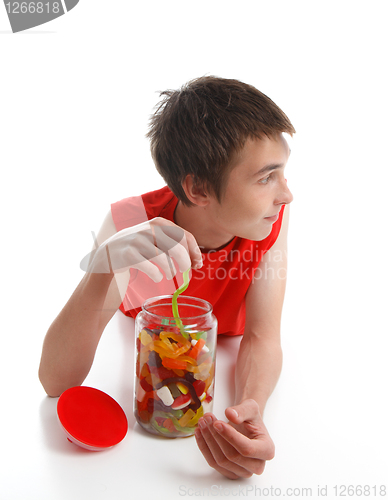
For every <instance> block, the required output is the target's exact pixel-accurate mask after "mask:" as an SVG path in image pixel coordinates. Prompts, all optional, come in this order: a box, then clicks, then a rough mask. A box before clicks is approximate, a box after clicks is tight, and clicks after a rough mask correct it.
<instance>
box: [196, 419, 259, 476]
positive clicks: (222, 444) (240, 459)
mask: <svg viewBox="0 0 388 500" xmlns="http://www.w3.org/2000/svg"><path fill="white" fill-rule="evenodd" d="M216 422H218V421H217V420H216V419H215V417H214V415H211V414H209V413H208V414H206V415H205V416H204V418H203V419H202V421H200V423H199V425H200V426H199V430H198V429H197V430H196V433H195V435H196V438H197V443H198V446H199V447H200V449H201V451H202V453H203V454H204V456H205V459H206V460H207V462H208V464H209V465H210V466H211V467H213V468H214V469H216V470H217V471H218V472H220V473H221V474H223V475H224V476H226V477H229V478H230V479H235V478H236V477H243V478H248V477H251V476H252V475H253V474H261V473H262V472H263V470H264V464H265V462H264V461H263V460H254V459H252V458H249V457H248V458H247V457H244V456H242V455H241V454H240V452H239V451H238V450H237V449H236V448H234V447H233V446H232V445H231V444H230V443H228V442H227V441H225V440H224V439H223V438H222V436H221V435H220V434H219V432H218V431H217V430H216V428H215V426H214V423H216ZM236 432H237V431H236ZM200 438H202V440H203V442H202V441H201V439H200ZM204 443H206V446H207V449H206V447H205V445H204ZM201 447H202V448H201ZM204 451H205V452H207V454H206V455H205V453H204ZM209 452H210V453H209Z"/></svg>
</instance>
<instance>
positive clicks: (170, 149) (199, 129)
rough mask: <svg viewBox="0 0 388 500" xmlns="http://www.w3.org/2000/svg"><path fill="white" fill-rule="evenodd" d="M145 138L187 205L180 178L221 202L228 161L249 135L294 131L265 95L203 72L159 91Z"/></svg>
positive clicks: (161, 172)
mask: <svg viewBox="0 0 388 500" xmlns="http://www.w3.org/2000/svg"><path fill="white" fill-rule="evenodd" d="M160 97H162V100H161V101H160V102H159V104H158V105H157V107H156V111H155V113H154V114H153V115H152V116H151V119H150V129H149V132H148V134H147V137H148V138H149V139H150V140H151V153H152V158H153V160H154V162H155V166H156V168H157V170H158V172H159V173H160V174H161V176H162V177H163V179H164V180H165V182H166V183H167V185H168V186H169V188H170V189H171V191H172V192H173V193H174V194H175V196H176V197H177V198H178V199H179V200H181V201H182V203H184V204H185V205H187V206H190V205H192V203H191V202H190V201H189V199H188V198H187V196H186V194H185V191H184V189H183V187H182V182H183V180H184V179H185V178H186V176H187V175H192V176H193V179H194V182H195V184H196V185H201V186H203V187H204V188H205V189H210V190H211V191H212V193H213V194H214V195H215V196H216V198H217V200H218V201H219V202H221V200H222V195H223V192H224V188H225V186H226V183H227V179H228V175H229V172H230V168H228V166H230V165H231V163H232V159H233V157H234V155H235V154H236V153H238V152H239V151H240V150H241V149H242V148H243V146H244V144H245V142H246V140H247V139H248V138H259V139H261V138H262V137H263V136H264V135H266V136H268V137H270V138H271V137H274V136H275V135H277V134H278V133H281V132H286V133H288V134H290V135H292V134H293V133H295V129H294V127H293V126H292V124H291V122H290V120H289V119H288V117H287V116H286V115H285V114H284V113H283V111H282V110H281V109H280V108H279V107H278V106H277V105H276V104H275V103H274V102H273V101H271V99H270V98H269V97H267V96H266V95H265V94H263V93H262V92H260V91H259V90H257V89H256V88H255V87H253V86H251V85H248V84H246V83H243V82H240V81H239V80H232V79H225V78H218V77H215V76H204V77H201V78H198V79H195V80H192V81H190V82H188V83H187V84H186V85H184V86H183V87H182V88H181V89H179V90H166V91H164V92H161V93H160Z"/></svg>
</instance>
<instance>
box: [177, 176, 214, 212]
mask: <svg viewBox="0 0 388 500" xmlns="http://www.w3.org/2000/svg"><path fill="white" fill-rule="evenodd" d="M182 187H183V189H184V191H185V193H186V196H187V198H188V199H189V200H190V201H191V203H194V205H197V206H199V207H205V206H206V205H207V204H208V203H209V201H210V199H209V196H208V194H207V193H206V190H205V188H204V186H203V184H198V183H196V182H195V181H194V177H193V176H192V175H190V174H188V175H186V178H185V179H184V181H183V182H182Z"/></svg>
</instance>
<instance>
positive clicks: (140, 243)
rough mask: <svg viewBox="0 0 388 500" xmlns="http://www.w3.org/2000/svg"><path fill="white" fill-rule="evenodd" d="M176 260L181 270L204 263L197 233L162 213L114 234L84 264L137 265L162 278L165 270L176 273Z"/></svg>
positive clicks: (96, 267) (102, 267) (103, 269)
mask: <svg viewBox="0 0 388 500" xmlns="http://www.w3.org/2000/svg"><path fill="white" fill-rule="evenodd" d="M174 262H176V263H177V265H178V267H179V270H180V271H181V272H184V271H186V270H187V269H189V268H190V267H193V268H198V267H201V265H202V256H201V252H200V250H199V247H198V245H197V242H196V241H195V238H194V237H193V235H191V234H190V233H188V232H187V231H184V230H183V229H182V228H181V227H179V226H177V225H176V224H174V223H173V222H170V221H167V220H165V219H163V218H160V217H158V218H155V219H152V220H151V221H149V222H147V223H142V224H139V225H138V226H133V227H131V228H127V229H123V230H122V231H119V232H118V233H116V234H114V235H113V236H111V237H110V238H108V239H107V240H106V241H105V242H104V243H102V244H101V245H100V247H99V248H97V249H95V250H94V251H93V252H92V253H90V254H89V255H87V256H86V257H85V258H84V259H83V260H82V261H81V268H82V269H83V270H85V271H88V272H95V273H109V272H115V273H117V272H122V271H125V270H126V269H128V268H136V269H139V270H140V271H142V272H144V273H145V274H147V275H148V276H149V277H150V278H151V279H152V280H153V281H155V282H159V281H161V280H162V279H163V274H162V272H163V273H164V274H165V276H166V278H167V279H172V278H173V277H174V276H175V275H176V272H177V271H176V268H175V265H174Z"/></svg>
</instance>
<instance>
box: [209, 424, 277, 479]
mask: <svg viewBox="0 0 388 500" xmlns="http://www.w3.org/2000/svg"><path fill="white" fill-rule="evenodd" d="M247 425H250V426H251V427H253V426H252V424H247ZM213 427H214V428H215V429H216V431H217V433H218V436H219V437H220V440H219V443H220V446H221V445H224V442H227V443H228V445H229V446H232V447H233V449H234V450H236V451H237V452H238V454H239V455H240V456H241V457H247V458H249V459H253V460H272V459H273V457H274V454H275V447H274V444H273V442H272V439H271V438H270V437H269V436H268V434H266V433H265V434H264V433H262V434H261V433H260V432H258V430H257V429H255V430H254V431H253V436H255V437H251V438H250V437H247V436H244V434H241V433H240V432H238V431H237V430H236V429H235V428H234V427H232V426H231V425H229V424H227V423H225V422H222V421H216V425H213ZM252 430H253V429H252ZM255 431H256V432H255ZM221 438H222V439H221ZM221 447H222V446H221ZM226 449H228V447H227V445H225V450H226ZM244 463H246V462H244ZM246 465H248V464H247V463H246ZM256 474H257V472H256Z"/></svg>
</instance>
